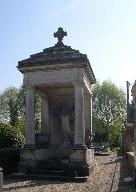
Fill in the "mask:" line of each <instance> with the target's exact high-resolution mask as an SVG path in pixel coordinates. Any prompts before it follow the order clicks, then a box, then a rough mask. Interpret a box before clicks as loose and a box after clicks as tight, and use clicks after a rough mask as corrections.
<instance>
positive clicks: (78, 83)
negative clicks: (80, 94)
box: [72, 81, 84, 87]
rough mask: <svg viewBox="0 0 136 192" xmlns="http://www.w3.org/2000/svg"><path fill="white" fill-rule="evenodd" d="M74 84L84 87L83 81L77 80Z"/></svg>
mask: <svg viewBox="0 0 136 192" xmlns="http://www.w3.org/2000/svg"><path fill="white" fill-rule="evenodd" d="M72 84H73V85H74V87H84V83H83V82H82V81H75V82H73V83H72Z"/></svg>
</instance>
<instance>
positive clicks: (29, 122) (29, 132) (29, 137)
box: [25, 87, 35, 147]
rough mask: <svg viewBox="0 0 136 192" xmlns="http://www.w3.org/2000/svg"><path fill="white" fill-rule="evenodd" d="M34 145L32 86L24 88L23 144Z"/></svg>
mask: <svg viewBox="0 0 136 192" xmlns="http://www.w3.org/2000/svg"><path fill="white" fill-rule="evenodd" d="M34 145H35V123H34V88H33V87H27V88H26V129H25V146H26V147H33V146H34Z"/></svg>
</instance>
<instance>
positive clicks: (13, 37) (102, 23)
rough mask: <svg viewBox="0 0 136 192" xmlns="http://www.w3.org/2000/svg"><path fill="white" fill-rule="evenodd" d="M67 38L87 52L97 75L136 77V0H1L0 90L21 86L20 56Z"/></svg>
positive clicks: (121, 81) (119, 81) (118, 78)
mask: <svg viewBox="0 0 136 192" xmlns="http://www.w3.org/2000/svg"><path fill="white" fill-rule="evenodd" d="M60 26H61V27H63V28H64V30H66V31H67V33H68V36H67V37H65V38H64V43H65V44H66V45H70V46H71V47H72V48H74V49H78V50H79V51H80V52H82V53H85V54H87V55H88V58H89V60H90V63H91V65H92V68H93V71H94V73H95V76H96V79H97V80H99V81H103V80H106V79H111V80H112V81H113V82H115V83H116V84H117V85H118V86H122V87H125V83H126V80H128V81H130V82H131V83H133V81H134V80H135V79H136V0H84V1H83V0H56V1H55V0H20V1H19V0H12V1H11V0H0V28H1V30H0V91H2V90H4V89H5V88H7V87H9V86H16V87H19V86H20V85H21V84H22V74H21V73H20V72H19V71H18V70H17V69H16V66H17V64H18V61H19V60H22V59H25V58H28V57H29V55H31V54H34V53H37V52H41V51H42V49H44V48H47V47H50V46H53V45H54V44H55V43H56V39H54V37H53V33H54V32H56V31H57V28H58V27H60Z"/></svg>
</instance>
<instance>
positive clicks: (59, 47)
mask: <svg viewBox="0 0 136 192" xmlns="http://www.w3.org/2000/svg"><path fill="white" fill-rule="evenodd" d="M64 36H67V32H66V31H65V32H64V31H63V28H61V27H59V28H58V31H57V32H56V33H54V37H57V38H58V42H57V44H55V46H53V47H49V48H46V49H43V52H40V53H37V54H33V55H30V58H28V59H25V60H22V61H19V62H18V66H17V67H18V69H19V70H21V69H23V68H27V67H29V68H30V67H38V66H45V65H54V64H56V65H57V64H65V63H73V64H76V65H77V66H78V64H79V63H84V64H85V65H88V67H89V69H90V72H91V74H92V75H93V77H94V79H95V76H94V74H93V71H92V68H91V65H90V63H89V60H88V58H87V55H86V54H82V53H80V52H79V50H75V49H72V48H71V47H70V46H67V45H64V44H63V42H62V41H63V38H64Z"/></svg>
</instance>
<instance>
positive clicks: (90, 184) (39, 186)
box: [4, 153, 136, 192]
mask: <svg viewBox="0 0 136 192" xmlns="http://www.w3.org/2000/svg"><path fill="white" fill-rule="evenodd" d="M128 176H130V172H129V170H128V166H127V162H126V159H125V157H124V156H117V154H116V153H112V154H111V155H109V156H96V167H95V170H94V173H93V174H92V176H91V177H90V178H89V179H88V181H87V182H84V183H74V182H60V181H58V182H57V181H44V180H42V181H36V180H15V179H8V180H5V181H4V191H7V192H9V191H10V192H116V191H118V192H134V191H136V190H134V188H133V184H131V185H130V184H129V185H128V184H125V183H124V182H123V179H124V177H128Z"/></svg>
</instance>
